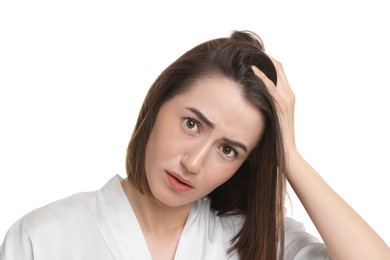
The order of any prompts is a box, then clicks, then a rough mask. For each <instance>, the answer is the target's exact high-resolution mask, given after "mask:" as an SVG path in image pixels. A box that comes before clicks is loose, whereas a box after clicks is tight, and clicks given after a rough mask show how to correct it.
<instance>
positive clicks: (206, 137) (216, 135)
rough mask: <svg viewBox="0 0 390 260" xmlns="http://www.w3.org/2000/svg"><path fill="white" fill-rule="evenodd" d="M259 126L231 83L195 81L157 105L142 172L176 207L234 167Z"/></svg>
mask: <svg viewBox="0 0 390 260" xmlns="http://www.w3.org/2000/svg"><path fill="white" fill-rule="evenodd" d="M263 129H264V120H263V116H262V115H261V113H260V112H259V111H258V110H257V109H256V108H255V107H254V106H253V105H251V104H250V103H249V102H248V101H247V100H246V99H245V98H244V97H243V95H242V93H241V91H240V88H239V86H238V85H237V83H234V82H233V81H231V80H229V79H227V78H225V77H219V76H213V77H212V76H209V77H206V78H202V79H200V80H198V81H197V82H196V83H195V84H194V85H193V86H192V87H191V88H190V90H189V91H188V92H186V93H184V94H179V95H176V96H174V97H173V98H172V99H170V100H169V101H168V102H166V103H164V104H163V105H162V107H161V108H160V111H159V113H158V115H157V118H156V122H155V123H154V127H153V129H152V132H151V134H150V136H149V140H148V143H147V146H146V157H145V171H146V177H147V180H148V183H149V186H150V189H151V191H152V193H153V195H154V197H155V198H157V200H159V201H160V202H161V203H162V204H164V205H166V206H171V207H178V206H185V205H187V206H188V205H190V204H192V203H193V202H194V201H195V200H197V199H199V198H202V197H205V196H207V195H208V194H209V193H210V192H211V191H213V190H214V189H215V188H216V187H218V186H219V185H221V184H223V183H224V182H225V181H227V180H228V179H229V178H230V177H231V176H232V175H233V174H234V173H235V172H236V170H237V169H238V168H239V167H240V166H241V164H242V163H243V162H244V161H245V159H246V158H247V156H248V155H249V153H250V152H251V150H252V149H253V148H254V147H255V145H256V144H257V142H258V140H259V138H260V136H261V134H262V132H263Z"/></svg>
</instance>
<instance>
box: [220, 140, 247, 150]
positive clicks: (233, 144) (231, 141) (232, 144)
mask: <svg viewBox="0 0 390 260" xmlns="http://www.w3.org/2000/svg"><path fill="white" fill-rule="evenodd" d="M223 140H224V141H225V142H226V143H227V144H229V145H231V146H237V147H240V148H241V149H242V150H244V151H245V152H246V153H247V152H248V148H247V147H246V146H245V145H244V144H242V143H240V142H237V141H234V140H232V139H229V138H226V137H224V138H223Z"/></svg>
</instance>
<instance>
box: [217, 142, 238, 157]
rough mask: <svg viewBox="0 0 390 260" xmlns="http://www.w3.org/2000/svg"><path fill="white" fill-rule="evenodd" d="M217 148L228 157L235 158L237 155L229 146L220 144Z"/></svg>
mask: <svg viewBox="0 0 390 260" xmlns="http://www.w3.org/2000/svg"><path fill="white" fill-rule="evenodd" d="M219 150H220V151H221V152H222V153H223V155H225V156H226V157H228V158H235V157H236V156H237V155H238V154H237V152H236V151H235V150H234V149H233V148H231V147H230V146H226V145H224V146H221V147H220V148H219Z"/></svg>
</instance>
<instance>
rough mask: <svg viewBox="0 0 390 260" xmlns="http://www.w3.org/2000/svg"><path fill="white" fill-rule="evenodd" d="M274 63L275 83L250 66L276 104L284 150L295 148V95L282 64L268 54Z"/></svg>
mask: <svg viewBox="0 0 390 260" xmlns="http://www.w3.org/2000/svg"><path fill="white" fill-rule="evenodd" d="M268 57H269V58H270V59H271V60H272V62H273V63H274V66H275V69H276V73H277V79H278V80H277V85H276V86H275V84H274V83H273V82H272V81H271V80H270V79H268V77H267V76H266V75H265V74H264V73H263V72H262V71H261V70H259V69H258V68H257V67H256V66H252V69H253V72H254V73H255V75H256V76H258V77H259V78H260V79H261V80H262V81H263V82H264V84H265V86H266V87H267V89H268V91H269V93H270V94H271V96H272V97H273V99H274V100H275V102H276V105H277V112H278V117H279V121H280V124H281V127H282V131H283V140H284V143H285V149H286V152H287V153H289V152H290V151H295V150H296V145H295V134H294V106H295V95H294V93H293V91H292V90H291V88H290V85H289V83H288V81H287V77H286V74H285V73H284V70H283V66H282V64H281V63H280V62H278V61H277V60H275V59H273V58H272V57H270V56H268Z"/></svg>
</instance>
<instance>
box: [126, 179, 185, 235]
mask: <svg viewBox="0 0 390 260" xmlns="http://www.w3.org/2000/svg"><path fill="white" fill-rule="evenodd" d="M121 185H122V188H123V190H124V192H125V194H126V196H127V199H128V200H129V202H130V204H131V207H132V208H133V211H134V213H135V215H136V217H137V220H138V222H139V224H140V227H141V229H142V232H143V233H144V234H150V235H160V236H166V235H169V234H176V235H177V234H179V235H180V233H181V231H182V229H183V227H184V225H185V223H186V220H187V217H188V215H189V213H190V211H191V208H192V205H186V206H181V207H169V206H167V205H164V204H163V203H162V202H161V201H159V200H157V199H155V198H152V197H150V196H149V195H146V194H142V193H141V192H140V191H139V190H138V189H137V188H135V187H134V186H133V185H132V184H131V183H130V182H129V181H128V179H124V180H123V181H122V182H121Z"/></svg>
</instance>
